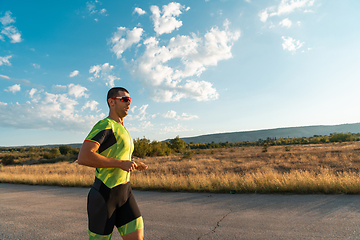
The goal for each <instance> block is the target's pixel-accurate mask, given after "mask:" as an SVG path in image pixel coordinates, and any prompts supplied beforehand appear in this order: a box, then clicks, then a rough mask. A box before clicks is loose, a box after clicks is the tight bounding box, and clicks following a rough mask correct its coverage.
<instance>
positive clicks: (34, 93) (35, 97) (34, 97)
mask: <svg viewBox="0 0 360 240" xmlns="http://www.w3.org/2000/svg"><path fill="white" fill-rule="evenodd" d="M43 91H44V90H37V89H36V88H32V89H31V90H30V91H29V97H30V99H31V102H34V103H37V102H39V101H40V99H41V95H40V94H41V93H42V92H43Z"/></svg>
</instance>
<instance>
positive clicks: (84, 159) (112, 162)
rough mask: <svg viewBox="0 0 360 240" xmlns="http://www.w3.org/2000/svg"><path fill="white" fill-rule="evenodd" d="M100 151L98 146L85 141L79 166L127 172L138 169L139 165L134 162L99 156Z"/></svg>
mask: <svg viewBox="0 0 360 240" xmlns="http://www.w3.org/2000/svg"><path fill="white" fill-rule="evenodd" d="M98 149H99V145H98V144H96V143H94V142H90V141H84V143H83V144H82V146H81V148H80V152H79V156H78V164H80V165H85V166H88V167H94V168H121V169H122V170H124V171H127V172H130V171H133V170H135V169H136V168H137V164H136V163H135V162H134V161H123V160H119V159H115V158H107V157H104V156H102V155H100V154H98V153H97V152H96V151H97V150H98Z"/></svg>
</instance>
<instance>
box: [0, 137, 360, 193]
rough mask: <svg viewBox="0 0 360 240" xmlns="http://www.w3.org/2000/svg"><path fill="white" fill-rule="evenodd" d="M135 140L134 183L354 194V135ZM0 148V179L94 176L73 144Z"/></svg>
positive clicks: (160, 187)
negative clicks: (138, 165)
mask: <svg viewBox="0 0 360 240" xmlns="http://www.w3.org/2000/svg"><path fill="white" fill-rule="evenodd" d="M134 144H135V151H134V159H135V160H136V158H141V159H139V160H140V161H143V162H144V163H145V164H147V165H148V166H149V168H148V169H147V170H146V171H144V172H137V171H135V172H133V173H132V175H131V184H132V187H133V188H134V189H141V190H157V191H190V192H222V193H297V194H312V193H332V194H333V193H336V194H340V193H345V194H359V193H360V178H359V174H360V173H359V170H360V135H359V134H352V133H345V134H344V133H334V134H331V135H329V136H314V137H311V138H294V139H267V140H259V141H257V142H242V143H208V144H194V143H190V144H186V143H185V142H184V141H183V140H182V139H181V138H179V137H176V138H174V139H171V140H169V142H157V141H152V142H151V141H150V140H147V139H146V138H143V139H136V140H134ZM54 149H55V150H54ZM65 149H66V151H65ZM0 150H1V151H0V158H1V163H2V165H1V167H0V182H9V183H24V184H42V185H60V186H82V187H89V186H91V184H92V183H93V179H94V169H92V168H88V167H84V166H80V165H78V164H76V163H74V160H76V157H77V153H78V151H79V149H76V148H71V147H69V146H60V147H59V148H52V149H46V148H41V147H38V148H34V147H33V148H31V149H29V148H2V149H0ZM51 154H53V155H52V157H53V158H51V157H50V155H51ZM9 159H11V160H9Z"/></svg>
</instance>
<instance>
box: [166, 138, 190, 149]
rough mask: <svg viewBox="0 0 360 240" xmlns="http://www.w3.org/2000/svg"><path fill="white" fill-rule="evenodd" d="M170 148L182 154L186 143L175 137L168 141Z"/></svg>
mask: <svg viewBox="0 0 360 240" xmlns="http://www.w3.org/2000/svg"><path fill="white" fill-rule="evenodd" d="M170 147H171V148H172V149H173V150H174V151H175V152H182V151H183V150H184V149H185V148H186V142H185V141H184V140H182V139H181V138H180V137H179V136H177V137H176V138H174V139H170Z"/></svg>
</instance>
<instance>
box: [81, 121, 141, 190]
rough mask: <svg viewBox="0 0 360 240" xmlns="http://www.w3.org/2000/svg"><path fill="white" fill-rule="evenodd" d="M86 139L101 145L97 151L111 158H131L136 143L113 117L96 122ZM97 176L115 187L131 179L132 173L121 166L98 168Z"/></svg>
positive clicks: (110, 186) (107, 184) (109, 185)
mask: <svg viewBox="0 0 360 240" xmlns="http://www.w3.org/2000/svg"><path fill="white" fill-rule="evenodd" d="M85 141H91V142H95V143H96V144H98V145H99V149H98V150H97V153H99V154H100V155H102V156H105V157H109V158H116V159H119V160H129V161H130V160H131V154H132V152H133V151H134V143H133V140H132V138H131V137H130V134H129V132H128V131H127V130H126V128H125V127H124V126H123V125H122V124H121V123H118V122H116V121H114V120H112V119H111V118H105V119H103V120H100V121H99V122H98V123H96V124H95V126H94V127H93V129H92V130H91V132H90V133H89V135H88V136H87V137H86V139H85ZM95 176H96V177H97V178H99V179H100V180H101V181H102V182H103V183H104V184H105V185H106V186H107V187H109V188H113V187H115V186H117V185H119V184H123V183H126V182H129V181H130V173H129V172H126V171H124V170H122V169H120V168H96V170H95Z"/></svg>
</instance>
